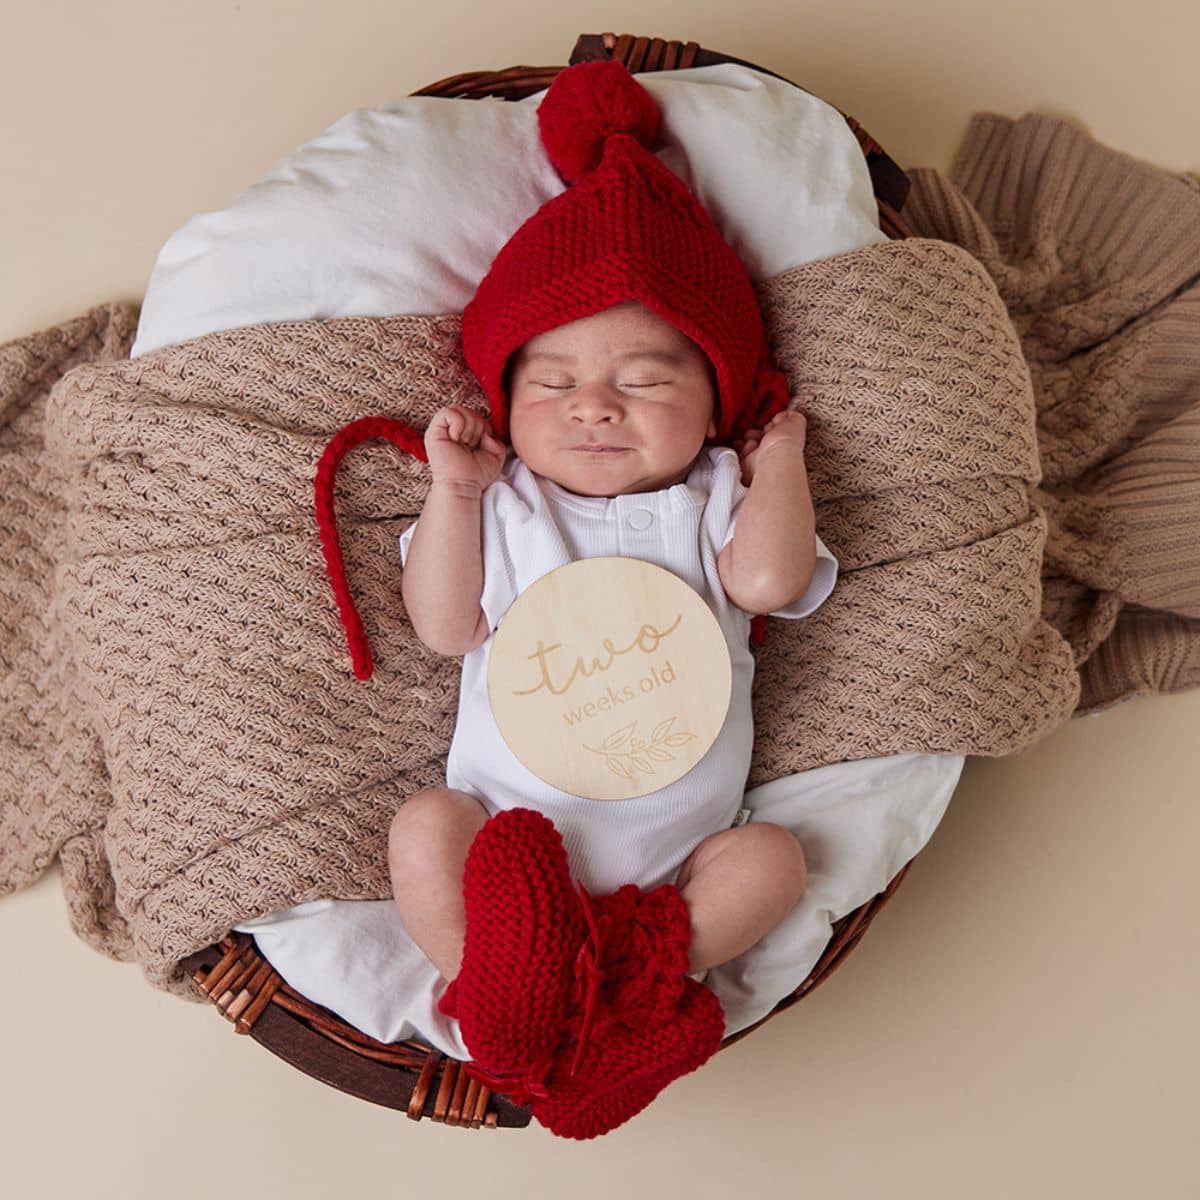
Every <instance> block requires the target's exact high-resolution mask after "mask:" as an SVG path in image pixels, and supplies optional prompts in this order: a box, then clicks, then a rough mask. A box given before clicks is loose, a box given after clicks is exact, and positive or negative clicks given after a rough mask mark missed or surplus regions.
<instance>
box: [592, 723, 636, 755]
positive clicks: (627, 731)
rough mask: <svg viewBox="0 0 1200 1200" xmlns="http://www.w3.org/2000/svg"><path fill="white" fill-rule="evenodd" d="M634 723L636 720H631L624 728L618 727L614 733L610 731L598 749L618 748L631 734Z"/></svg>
mask: <svg viewBox="0 0 1200 1200" xmlns="http://www.w3.org/2000/svg"><path fill="white" fill-rule="evenodd" d="M636 724H637V722H636V721H631V722H630V723H629V724H628V725H626V726H625V728H624V729H618V730H617V732H616V733H610V734H609V735H608V737H607V738H606V739H605V741H604V742H603V743H602V744H601V746H600V749H601V750H619V749H620V748H621V747H622V746H623V745H624V744H625V743H626V742H627V741H628V740H629V739H630V737H631V736H632V735H633V727H634V726H635V725H636Z"/></svg>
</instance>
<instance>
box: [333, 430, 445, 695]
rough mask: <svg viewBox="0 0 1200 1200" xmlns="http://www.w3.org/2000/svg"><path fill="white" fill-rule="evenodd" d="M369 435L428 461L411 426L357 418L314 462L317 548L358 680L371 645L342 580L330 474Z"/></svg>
mask: <svg viewBox="0 0 1200 1200" xmlns="http://www.w3.org/2000/svg"><path fill="white" fill-rule="evenodd" d="M373 438H386V439H387V441H389V442H391V443H392V444H393V445H395V446H399V447H400V449H401V450H407V451H408V453H409V454H411V455H412V456H413V457H414V458H418V459H420V460H421V462H424V463H427V462H428V461H429V457H428V455H427V454H426V453H425V442H424V439H423V437H422V435H421V434H419V433H418V432H417V431H416V430H415V429H414V428H413V427H412V426H411V425H409V424H407V423H406V422H404V421H400V420H397V419H395V418H393V417H360V418H359V420H357V421H351V422H350V424H349V425H346V426H345V427H343V428H342V429H340V430H338V432H337V434H336V435H335V436H334V438H333V440H332V441H331V442H330V443H329V444H328V445H327V446H326V447H325V449H324V451H322V453H321V461H320V462H319V463H318V464H317V474H316V479H315V480H314V491H315V497H316V510H317V529H318V530H319V531H320V535H321V550H322V552H323V553H324V555H325V570H326V572H327V574H328V575H329V582H330V583H331V584H332V585H333V595H334V599H335V600H336V601H337V606H338V612H339V613H340V614H341V618H342V625H343V627H344V628H345V630H346V640H347V642H348V643H349V646H350V661H351V662H352V663H353V664H354V674H355V675H357V676H358V678H359V679H370V678H371V672H372V671H373V670H374V666H373V664H372V661H371V647H370V645H369V644H368V643H367V634H366V630H364V629H363V623H362V620H361V619H360V618H359V615H358V609H357V608H355V606H354V597H353V596H351V594H350V585H349V584H348V583H347V582H346V564H345V561H344V560H343V558H342V542H341V538H340V537H339V536H338V531H337V523H336V521H335V520H334V510H333V494H334V477H335V475H336V474H337V469H338V465H339V464H340V463H341V461H342V459H343V458H344V457H345V456H346V455H347V454H348V453H349V452H350V451H351V450H353V449H354V447H355V446H358V445H360V444H361V443H362V442H367V441H371V440H372V439H373Z"/></svg>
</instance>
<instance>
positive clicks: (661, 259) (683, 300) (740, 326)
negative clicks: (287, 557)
mask: <svg viewBox="0 0 1200 1200" xmlns="http://www.w3.org/2000/svg"><path fill="white" fill-rule="evenodd" d="M537 115H538V125H539V128H540V130H541V137H542V143H543V145H544V147H545V150H546V154H547V155H548V157H549V159H550V162H551V163H552V165H553V166H554V168H555V169H556V170H557V171H558V173H559V175H560V176H561V177H562V178H563V179H564V180H565V181H566V182H567V183H569V184H572V185H573V186H571V187H568V188H567V189H566V191H564V192H562V193H560V194H559V195H557V196H555V197H554V198H553V199H552V200H549V201H547V202H546V203H545V204H543V205H542V207H541V208H540V209H538V211H537V212H536V213H534V214H533V215H532V216H531V217H530V218H529V219H528V220H527V221H526V222H525V223H524V224H523V225H521V226H520V228H519V229H517V231H516V232H515V233H514V234H513V235H512V237H511V238H509V240H508V241H507V242H506V243H505V245H504V246H503V247H502V248H501V250H500V252H499V253H498V254H497V255H496V257H495V259H494V260H493V262H492V264H491V266H490V267H489V269H488V272H487V274H486V275H485V276H484V278H483V279H482V281H481V282H480V284H479V287H478V289H477V290H476V292H475V295H474V296H473V297H472V299H471V301H470V303H469V304H468V305H467V307H466V308H465V309H464V310H463V318H462V348H463V356H464V358H465V360H466V363H467V366H468V367H470V369H471V371H472V372H473V373H474V375H475V377H476V378H477V379H478V380H479V382H480V384H481V386H482V387H483V390H484V393H485V394H486V396H487V399H488V404H489V406H490V409H491V423H492V431H493V433H494V435H495V436H496V437H497V438H498V439H500V440H501V441H508V396H507V394H506V393H505V391H504V370H505V367H506V365H507V363H508V360H509V358H510V356H511V355H512V354H513V353H514V352H515V351H516V350H518V349H519V348H520V347H521V346H522V345H523V344H524V343H525V342H527V341H529V339H530V338H532V337H535V336H536V335H537V334H539V333H543V332H545V331H546V330H548V329H554V328H556V327H557V326H559V325H565V324H567V323H569V322H571V321H575V320H578V319H580V318H581V317H586V316H590V315H591V314H593V313H597V312H602V311H603V310H604V309H606V308H609V307H611V306H612V305H614V304H618V303H621V302H622V301H625V300H638V301H640V302H641V303H642V304H644V305H645V306H646V307H647V308H648V309H650V310H651V311H652V312H654V313H655V314H656V315H657V316H659V317H661V318H662V319H663V320H665V321H667V322H669V323H670V324H672V325H674V326H675V327H676V328H677V329H679V330H680V331H681V332H682V333H684V334H685V335H686V336H687V337H689V338H691V340H692V341H693V342H695V343H696V344H697V345H698V346H699V347H700V348H701V349H702V350H703V351H704V352H705V353H706V354H707V355H708V358H709V360H710V361H711V363H712V365H713V368H714V370H715V373H716V380H717V392H718V395H717V411H716V413H714V417H713V420H714V423H715V425H716V428H717V434H716V437H715V438H714V439H713V440H714V442H715V443H716V444H729V443H730V442H731V441H733V440H734V439H736V438H738V437H740V436H742V435H744V434H745V432H746V431H747V430H748V429H750V428H753V427H757V428H762V427H763V426H764V425H765V424H766V422H768V421H769V420H770V419H771V417H773V416H774V415H775V414H776V413H778V412H781V411H783V410H784V409H785V408H787V406H788V402H789V395H788V386H787V379H786V377H785V376H784V375H783V374H782V373H781V372H779V371H777V370H775V369H774V368H773V367H772V365H771V362H770V350H769V347H768V344H767V340H766V334H765V330H764V328H763V321H762V313H761V311H760V309H759V307H758V300H757V297H756V296H755V294H754V287H753V284H752V283H751V281H750V277H749V275H748V274H747V272H746V268H745V265H744V264H743V263H742V261H741V259H740V258H739V257H738V256H737V254H736V253H735V252H734V250H733V248H732V247H731V246H730V245H729V244H728V243H727V242H726V241H725V239H724V238H723V237H722V236H721V234H720V232H719V231H718V230H717V227H716V225H715V224H714V223H713V220H712V218H711V217H710V216H709V214H708V213H707V212H706V211H705V209H704V207H703V205H701V204H700V202H699V201H698V200H697V199H696V197H695V196H694V195H693V194H692V193H691V192H690V191H689V190H688V188H687V187H686V186H685V185H684V183H683V181H682V180H680V179H679V177H678V176H677V175H675V174H674V173H673V172H672V171H671V170H670V169H669V168H667V167H666V166H664V165H663V164H662V163H661V162H660V161H659V160H658V158H657V157H655V155H654V154H652V153H651V152H650V150H649V146H650V145H651V144H652V143H653V141H654V140H655V139H656V138H657V136H658V133H659V129H660V124H661V113H660V111H659V108H658V105H657V104H656V103H655V102H654V98H653V97H652V96H651V95H650V93H649V92H648V91H647V90H646V89H645V88H644V87H642V85H641V84H639V83H638V82H637V80H636V79H635V78H634V77H633V75H632V74H631V73H630V72H629V70H628V68H627V67H625V66H624V65H623V64H621V63H618V62H615V61H607V60H606V61H599V62H584V63H578V64H576V65H575V66H572V67H568V68H566V69H565V70H564V71H562V72H560V73H559V74H558V76H556V78H555V80H554V82H553V83H552V84H551V86H550V88H549V90H548V91H547V93H546V95H545V96H544V97H543V98H542V102H541V104H540V105H539V106H538V110H537ZM372 438H385V439H387V440H388V441H391V442H393V443H394V444H395V445H397V446H400V447H401V448H402V449H404V450H407V451H408V452H409V453H410V454H412V455H413V456H414V457H416V458H418V459H420V460H421V461H422V462H426V461H428V459H427V457H426V454H425V448H424V439H423V436H422V435H421V434H419V433H418V432H417V431H416V430H414V429H413V428H412V427H411V426H410V425H408V424H407V423H406V422H404V421H400V420H397V419H395V418H389V417H363V418H361V419H359V420H357V421H353V422H351V424H349V425H347V426H345V427H344V428H343V429H341V430H340V431H339V432H338V433H337V434H336V435H335V436H334V438H333V439H332V440H331V441H330V443H329V444H328V445H327V446H326V448H325V450H324V452H323V454H322V455H321V461H320V463H319V464H318V466H317V474H316V481H315V486H316V518H317V526H318V529H319V531H320V536H321V545H322V550H323V552H324V555H325V565H326V569H327V571H328V573H329V579H330V582H331V584H332V585H333V591H334V596H335V597H336V599H337V603H338V609H339V611H340V613H341V617H342V623H343V625H344V626H345V628H346V635H347V639H348V642H349V645H350V654H351V659H352V661H353V664H354V673H355V674H356V675H357V676H358V678H360V679H369V678H370V676H371V671H372V665H371V652H370V648H369V646H368V644H367V638H366V634H365V631H364V630H363V626H362V622H361V620H360V618H359V615H358V612H357V610H356V608H355V606H354V600H353V598H352V596H351V595H350V590H349V587H348V585H347V583H346V573H345V565H344V563H343V560H342V551H341V543H340V539H339V537H338V533H337V527H336V523H335V521H334V505H333V500H334V477H335V474H336V472H337V467H338V464H339V463H340V461H341V459H342V458H343V457H344V456H345V454H346V453H347V452H348V451H350V450H351V449H353V448H354V446H357V445H359V444H360V443H361V442H363V441H367V440H370V439H372ZM761 640H762V618H761V617H756V618H755V621H754V623H753V624H752V626H751V642H752V643H757V642H759V641H761Z"/></svg>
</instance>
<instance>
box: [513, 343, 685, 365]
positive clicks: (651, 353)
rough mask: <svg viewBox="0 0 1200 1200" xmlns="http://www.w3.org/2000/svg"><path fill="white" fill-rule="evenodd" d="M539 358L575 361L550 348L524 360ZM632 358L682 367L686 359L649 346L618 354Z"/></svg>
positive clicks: (619, 359)
mask: <svg viewBox="0 0 1200 1200" xmlns="http://www.w3.org/2000/svg"><path fill="white" fill-rule="evenodd" d="M539 358H544V359H546V360H547V361H550V362H574V361H575V359H574V356H573V355H570V354H554V353H551V352H550V351H549V350H534V351H532V352H531V353H529V354H526V355H525V358H524V361H525V362H526V363H531V362H535V361H537V359H539ZM631 358H645V359H652V360H654V361H655V362H661V363H663V364H665V365H666V366H669V367H681V366H683V364H684V362H685V361H686V360H685V359H684V356H683V355H682V354H675V353H674V352H672V351H670V350H651V349H648V348H647V349H645V350H626V351H625V353H624V354H618V355H617V361H618V362H626V361H628V360H629V359H631Z"/></svg>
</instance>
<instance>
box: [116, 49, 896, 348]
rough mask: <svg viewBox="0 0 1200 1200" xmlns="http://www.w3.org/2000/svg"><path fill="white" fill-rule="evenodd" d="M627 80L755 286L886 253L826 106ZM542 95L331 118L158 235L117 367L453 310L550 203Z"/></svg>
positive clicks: (852, 157)
mask: <svg viewBox="0 0 1200 1200" xmlns="http://www.w3.org/2000/svg"><path fill="white" fill-rule="evenodd" d="M638 80H639V82H640V83H642V84H643V86H645V87H646V89H647V90H648V91H649V92H650V93H651V95H653V96H654V98H655V100H656V101H657V103H658V105H659V107H660V108H661V109H662V113H663V137H662V143H661V145H660V147H659V149H658V150H657V151H656V153H657V154H658V157H659V158H660V159H661V160H662V162H663V163H665V164H666V165H667V166H668V167H670V168H671V170H672V171H674V172H675V173H676V174H677V175H678V176H679V177H680V178H681V179H682V180H683V181H684V182H685V183H686V184H687V185H688V186H689V187H690V188H691V189H692V190H693V191H694V192H695V193H696V195H697V197H698V198H699V199H700V201H701V203H703V204H704V205H705V207H706V208H707V209H708V211H709V212H710V213H711V214H712V216H713V219H714V220H715V221H716V223H717V226H718V228H719V229H720V230H721V232H722V234H723V235H724V237H725V238H726V239H727V240H728V241H729V243H730V244H731V245H732V246H733V248H734V249H735V250H736V251H737V252H738V254H740V255H741V257H742V259H743V261H744V262H745V264H746V267H747V270H748V271H749V273H750V276H751V278H752V279H753V280H755V282H757V281H759V280H761V279H769V278H770V277H771V276H773V275H777V274H778V273H779V272H780V271H783V270H786V269H787V268H788V267H792V266H796V265H798V264H799V263H803V262H811V261H813V260H815V259H819V258H826V257H829V256H832V255H834V254H840V253H843V252H844V251H847V250H852V249H854V248H856V247H858V246H862V245H866V244H868V243H869V242H872V241H884V240H886V237H885V235H884V234H882V233H881V232H880V230H879V220H878V215H877V210H876V207H875V199H874V194H873V192H872V187H871V179H870V175H869V173H868V171H867V166H866V160H865V159H864V157H863V154H862V151H861V150H860V149H859V145H858V141H857V139H856V138H855V137H854V134H853V133H852V132H851V130H850V128H849V126H848V125H847V124H846V121H845V118H843V117H842V116H841V114H840V113H838V111H837V110H836V109H835V108H833V107H831V106H830V105H828V104H826V103H825V101H823V100H820V99H818V98H817V97H815V96H812V95H810V94H809V93H807V92H805V91H802V90H801V89H800V88H797V87H793V86H792V85H791V84H789V83H785V82H783V81H782V80H778V79H775V78H773V77H772V76H769V75H764V74H763V73H762V72H760V71H755V70H752V69H751V68H749V67H744V66H740V65H738V64H736V63H720V64H718V65H716V66H711V67H694V68H690V69H688V70H684V71H657V72H650V73H647V74H644V75H639V76H638ZM544 95H545V91H542V92H538V93H536V94H535V95H531V96H527V97H526V98H525V99H524V100H521V101H516V102H512V101H506V100H495V99H489V100H450V99H445V98H440V97H432V96H413V97H407V98H405V99H402V100H396V101H393V102H391V103H388V104H385V105H382V106H381V107H379V108H366V109H356V110H355V111H354V112H352V113H350V114H349V115H348V116H345V117H343V118H342V119H341V120H340V121H337V122H336V123H335V124H333V125H332V126H330V127H329V129H327V130H326V131H325V132H324V133H323V134H321V135H320V136H319V137H317V138H314V139H313V140H312V141H310V142H307V143H305V144H304V145H302V146H301V147H300V148H299V149H297V150H296V151H294V152H293V153H291V154H289V155H288V156H287V157H286V158H284V159H282V160H281V161H280V162H279V163H278V164H277V165H276V166H275V167H274V168H272V170H271V171H270V172H268V174H267V175H266V176H265V177H264V178H263V179H262V180H260V181H259V182H258V183H255V184H253V185H252V186H251V187H250V188H248V189H247V190H246V191H245V192H243V193H242V194H241V195H240V196H238V197H237V198H236V199H235V200H234V201H233V202H232V203H231V204H229V205H228V206H227V207H225V208H223V209H219V210H218V211H216V212H207V213H201V214H200V215H198V216H196V217H193V218H192V219H191V220H190V221H188V222H187V223H186V224H185V225H184V226H182V228H180V229H179V230H178V231H177V232H176V233H174V234H173V235H172V236H171V237H170V239H169V240H168V241H167V243H166V245H164V246H163V248H162V251H161V252H160V253H159V255H158V259H157V261H156V263H155V266H154V270H153V272H152V273H151V276H150V281H149V284H148V286H147V290H146V296H145V300H144V302H143V307H142V314H141V321H140V324H139V327H138V334H137V339H136V341H135V342H134V346H133V350H132V356H133V357H135V358H136V357H137V356H138V355H140V354H145V353H146V352H148V351H150V350H155V349H158V348H159V347H160V346H167V345H172V344H174V343H177V342H182V341H186V340H188V339H189V338H194V337H199V336H200V335H202V334H205V333H211V332H213V331H214V330H219V329H233V328H237V327H239V326H243V325H251V324H256V323H259V322H271V321H285V320H304V319H310V318H312V319H328V318H331V317H345V316H388V315H392V314H397V313H411V314H424V315H432V314H436V313H447V312H461V311H462V309H463V308H464V307H465V306H466V304H467V302H468V301H469V300H470V298H471V296H472V295H473V293H474V291H475V289H476V287H477V286H478V284H479V281H480V279H482V278H483V276H484V274H485V273H486V272H487V269H488V267H489V266H490V265H491V263H492V260H493V258H494V257H495V256H496V253H497V251H499V249H500V247H501V246H503V245H504V243H505V242H506V241H507V240H508V239H509V237H510V236H511V235H512V234H513V233H514V232H515V231H516V229H517V228H519V227H520V225H521V224H522V223H523V222H524V221H525V220H526V219H527V218H528V217H529V216H531V215H532V214H533V213H534V212H535V211H536V210H537V209H538V208H540V207H541V205H542V204H544V203H545V202H546V201H547V200H549V199H551V198H552V197H553V196H555V195H557V194H558V193H559V192H561V191H562V190H563V183H562V181H561V180H560V179H559V177H558V175H557V173H556V172H555V171H554V168H553V167H551V165H550V162H549V160H548V159H547V157H546V154H545V151H544V150H543V148H542V144H541V140H540V137H539V135H538V127H537V112H536V110H537V106H538V104H539V103H540V101H541V98H542V96H544Z"/></svg>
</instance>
